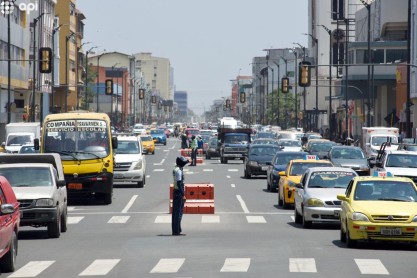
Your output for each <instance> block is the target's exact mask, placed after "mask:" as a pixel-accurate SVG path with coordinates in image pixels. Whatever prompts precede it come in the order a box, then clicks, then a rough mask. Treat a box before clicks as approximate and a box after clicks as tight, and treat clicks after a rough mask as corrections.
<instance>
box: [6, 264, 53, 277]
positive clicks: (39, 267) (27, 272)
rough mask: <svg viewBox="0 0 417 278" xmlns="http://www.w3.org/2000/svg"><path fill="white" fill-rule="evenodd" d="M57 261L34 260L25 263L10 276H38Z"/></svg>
mask: <svg viewBox="0 0 417 278" xmlns="http://www.w3.org/2000/svg"><path fill="white" fill-rule="evenodd" d="M54 262H55V261H32V262H28V263H27V264H25V265H24V266H23V267H22V268H20V269H18V270H17V271H16V272H15V273H13V274H12V275H9V276H8V277H36V276H38V275H39V274H40V273H41V272H42V271H44V270H45V269H47V268H48V267H50V266H51V265H52V264H53V263H54Z"/></svg>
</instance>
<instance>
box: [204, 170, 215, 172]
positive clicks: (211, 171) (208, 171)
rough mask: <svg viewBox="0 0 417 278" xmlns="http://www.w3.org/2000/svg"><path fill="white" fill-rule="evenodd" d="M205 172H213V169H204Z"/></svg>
mask: <svg viewBox="0 0 417 278" xmlns="http://www.w3.org/2000/svg"><path fill="white" fill-rule="evenodd" d="M203 172H213V169H203Z"/></svg>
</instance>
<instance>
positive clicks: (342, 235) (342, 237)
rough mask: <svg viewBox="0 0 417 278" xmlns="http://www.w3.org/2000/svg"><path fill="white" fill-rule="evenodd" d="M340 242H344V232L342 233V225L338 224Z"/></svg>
mask: <svg viewBox="0 0 417 278" xmlns="http://www.w3.org/2000/svg"><path fill="white" fill-rule="evenodd" d="M340 241H341V242H346V232H345V231H343V227H342V224H340Z"/></svg>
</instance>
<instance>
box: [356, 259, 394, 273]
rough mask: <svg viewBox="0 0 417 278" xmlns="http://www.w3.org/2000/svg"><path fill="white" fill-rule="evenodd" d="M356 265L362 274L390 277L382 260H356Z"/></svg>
mask: <svg viewBox="0 0 417 278" xmlns="http://www.w3.org/2000/svg"><path fill="white" fill-rule="evenodd" d="M355 263H356V265H357V266H358V268H359V270H360V272H361V273H362V274H379V275H389V272H388V270H387V269H386V268H385V266H384V265H383V264H382V262H381V261H380V260H370V259H369V260H368V259H355Z"/></svg>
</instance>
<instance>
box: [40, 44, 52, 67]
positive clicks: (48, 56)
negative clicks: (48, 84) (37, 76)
mask: <svg viewBox="0 0 417 278" xmlns="http://www.w3.org/2000/svg"><path fill="white" fill-rule="evenodd" d="M39 71H40V73H51V72H52V49H51V48H50V47H41V48H39Z"/></svg>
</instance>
